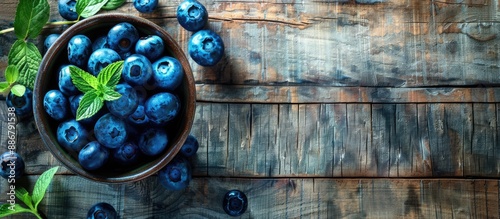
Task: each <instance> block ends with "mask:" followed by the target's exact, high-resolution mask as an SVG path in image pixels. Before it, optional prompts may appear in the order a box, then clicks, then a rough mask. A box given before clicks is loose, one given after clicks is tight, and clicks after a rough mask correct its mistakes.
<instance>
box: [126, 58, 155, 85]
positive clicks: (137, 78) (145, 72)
mask: <svg viewBox="0 0 500 219" xmlns="http://www.w3.org/2000/svg"><path fill="white" fill-rule="evenodd" d="M152 75H153V67H152V65H151V62H150V61H149V59H148V58H146V56H143V55H140V54H133V55H131V56H129V57H128V58H126V59H125V61H124V62H123V70H122V78H123V80H125V81H126V82H127V83H129V84H130V85H143V84H145V83H146V82H147V81H148V80H149V79H150V78H151V76H152Z"/></svg>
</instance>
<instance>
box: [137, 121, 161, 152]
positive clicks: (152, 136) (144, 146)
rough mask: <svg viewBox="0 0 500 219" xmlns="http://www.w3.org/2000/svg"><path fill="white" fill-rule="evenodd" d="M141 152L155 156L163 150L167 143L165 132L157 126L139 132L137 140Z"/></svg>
mask: <svg viewBox="0 0 500 219" xmlns="http://www.w3.org/2000/svg"><path fill="white" fill-rule="evenodd" d="M137 144H138V146H139V149H140V150H141V151H142V153H143V154H145V155H148V156H156V155H158V154H160V153H162V152H163V150H165V148H167V145H168V136H167V132H165V130H163V129H159V128H150V129H147V130H146V131H145V132H144V133H142V134H141V136H140V137H139V140H138V142H137Z"/></svg>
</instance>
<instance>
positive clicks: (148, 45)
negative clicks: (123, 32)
mask: <svg viewBox="0 0 500 219" xmlns="http://www.w3.org/2000/svg"><path fill="white" fill-rule="evenodd" d="M164 50H165V43H164V42H163V39H162V38H161V37H159V36H157V35H148V36H145V37H141V38H139V40H138V41H137V43H136V44H135V53H137V54H141V55H144V56H146V57H147V58H148V59H149V61H151V62H154V61H156V60H157V59H158V58H160V57H161V56H162V55H163V52H164Z"/></svg>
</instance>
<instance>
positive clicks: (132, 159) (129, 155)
mask: <svg viewBox="0 0 500 219" xmlns="http://www.w3.org/2000/svg"><path fill="white" fill-rule="evenodd" d="M140 153H141V151H140V149H139V147H138V146H137V144H135V143H134V142H131V141H130V142H125V144H123V145H121V146H120V147H118V148H116V149H114V150H113V162H115V163H117V164H119V165H125V166H130V165H133V164H135V163H136V162H137V161H138V159H139V156H140Z"/></svg>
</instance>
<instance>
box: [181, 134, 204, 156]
mask: <svg viewBox="0 0 500 219" xmlns="http://www.w3.org/2000/svg"><path fill="white" fill-rule="evenodd" d="M199 147H200V145H199V144H198V140H197V139H196V138H195V137H194V136H192V135H188V137H187V139H186V141H185V142H184V144H183V145H182V147H181V151H180V152H181V154H182V155H184V156H185V157H192V156H193V155H195V154H196V152H197V151H198V148H199Z"/></svg>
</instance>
